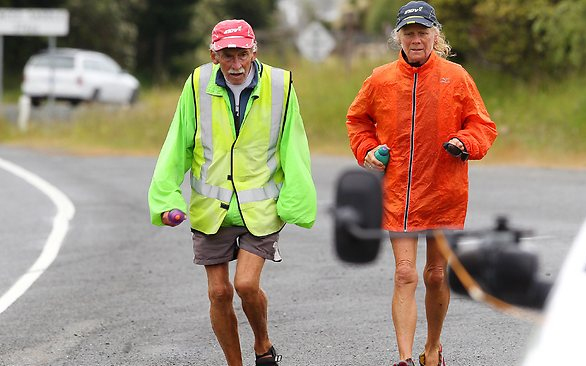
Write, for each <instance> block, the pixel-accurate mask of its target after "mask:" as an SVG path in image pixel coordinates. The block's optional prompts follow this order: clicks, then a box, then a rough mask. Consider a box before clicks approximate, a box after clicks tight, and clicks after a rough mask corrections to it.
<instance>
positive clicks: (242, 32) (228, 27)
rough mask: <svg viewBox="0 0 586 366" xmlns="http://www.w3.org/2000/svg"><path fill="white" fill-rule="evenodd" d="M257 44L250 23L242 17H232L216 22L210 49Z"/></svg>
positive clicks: (244, 46)
mask: <svg viewBox="0 0 586 366" xmlns="http://www.w3.org/2000/svg"><path fill="white" fill-rule="evenodd" d="M255 44H256V38H255V37H254V31H253V30H252V27H251V26H250V24H248V23H247V22H246V21H244V20H242V19H230V20H223V21H221V22H219V23H218V24H216V26H215V27H214V29H213V30H212V43H211V45H210V49H211V50H212V51H219V50H221V49H224V48H252V47H254V45H255Z"/></svg>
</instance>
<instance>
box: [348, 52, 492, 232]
mask: <svg viewBox="0 0 586 366" xmlns="http://www.w3.org/2000/svg"><path fill="white" fill-rule="evenodd" d="M346 127H347V128H348V136H349V138H350V145H351V148H352V151H353V152H354V155H355V156H356V159H357V161H358V163H359V164H360V165H363V164H364V158H365V156H366V154H367V153H368V151H369V150H371V149H373V148H375V147H377V146H378V145H381V144H386V145H387V146H388V147H389V149H390V156H391V158H390V160H389V163H388V165H387V169H386V171H385V176H384V179H383V201H384V202H383V222H382V227H383V229H386V230H389V231H401V232H410V231H420V230H427V229H434V228H450V229H461V228H463V227H464V220H465V218H466V210H467V206H468V162H467V161H462V160H461V159H460V158H455V157H453V156H451V155H449V154H448V153H447V152H446V151H445V150H444V148H443V146H442V144H443V143H444V142H447V141H449V140H450V139H451V138H453V137H457V138H458V139H459V140H460V141H462V143H463V144H464V146H466V149H467V151H468V153H469V154H470V155H469V159H476V160H478V159H482V157H484V155H485V154H486V153H487V151H488V149H489V148H490V146H491V145H492V143H493V141H494V140H495V138H496V136H497V132H496V126H495V124H494V122H493V121H492V120H491V119H490V116H489V115H488V112H487V111H486V107H485V106H484V102H483V101H482V98H481V96H480V93H479V92H478V89H477V88H476V84H475V83H474V81H473V80H472V77H471V76H470V75H469V74H468V73H467V72H466V70H464V68H462V67H461V66H460V65H458V64H456V63H453V62H450V61H447V60H445V59H443V58H441V57H439V56H438V55H436V54H435V52H432V54H431V56H430V58H429V59H428V61H427V62H426V63H425V64H423V65H422V66H421V67H412V66H411V65H409V64H408V63H407V62H406V61H405V60H404V58H403V56H402V55H401V54H400V55H399V59H398V60H397V61H394V62H391V63H389V64H386V65H383V66H380V67H378V68H376V69H375V70H374V71H373V73H372V74H371V75H370V76H369V77H368V78H367V79H366V80H365V81H364V84H363V85H362V88H361V89H360V91H359V93H358V95H357V96H356V98H355V99H354V102H353V103H352V105H351V106H350V108H349V110H348V115H347V121H346Z"/></svg>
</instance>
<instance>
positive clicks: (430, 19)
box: [395, 1, 440, 30]
mask: <svg viewBox="0 0 586 366" xmlns="http://www.w3.org/2000/svg"><path fill="white" fill-rule="evenodd" d="M408 24H421V25H423V26H424V27H427V28H431V27H433V26H434V25H435V26H440V23H439V22H438V21H437V18H436V17H435V9H434V8H433V6H431V5H429V4H428V3H426V2H425V1H410V2H408V3H407V4H405V5H403V6H402V7H401V9H399V13H397V26H396V27H395V30H399V29H401V28H403V27H404V26H406V25H408Z"/></svg>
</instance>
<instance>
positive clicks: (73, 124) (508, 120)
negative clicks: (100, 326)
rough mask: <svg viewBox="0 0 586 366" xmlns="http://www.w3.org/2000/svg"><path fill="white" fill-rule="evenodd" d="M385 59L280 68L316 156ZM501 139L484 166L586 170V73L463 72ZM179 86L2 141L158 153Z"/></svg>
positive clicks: (331, 146) (341, 137)
mask: <svg viewBox="0 0 586 366" xmlns="http://www.w3.org/2000/svg"><path fill="white" fill-rule="evenodd" d="M383 62H385V61H384V60H383V61H380V60H379V61H368V60H363V61H361V62H360V64H354V65H351V66H350V65H347V64H345V63H343V62H342V61H340V60H338V59H329V60H327V61H326V62H324V63H322V64H314V63H311V62H308V61H296V62H295V64H294V65H288V66H287V65H283V66H284V67H287V68H289V69H291V70H293V80H294V83H295V88H296V91H297V94H298V97H299V103H300V106H301V111H302V115H303V119H304V123H305V127H306V130H307V134H308V137H309V141H310V145H311V149H312V151H313V152H314V153H329V154H340V155H348V156H349V155H350V150H349V144H348V140H347V136H346V130H345V124H344V123H345V116H346V112H347V109H348V106H349V105H350V103H351V102H352V100H353V99H354V96H355V95H356V93H357V92H358V90H359V89H360V86H361V85H362V82H363V81H364V79H365V78H366V77H367V76H368V75H369V74H370V73H371V71H372V69H373V68H374V67H376V66H378V65H380V64H381V63H383ZM469 71H470V73H471V74H472V75H473V77H474V79H475V81H476V83H477V85H478V87H479V89H480V92H481V94H482V96H483V98H484V101H485V103H486V105H487V108H488V110H489V112H490V114H491V117H492V118H493V120H494V121H495V122H496V124H497V128H498V131H499V137H498V138H497V140H496V142H495V144H494V145H493V147H492V149H491V151H490V152H489V154H488V155H487V157H486V158H485V159H484V160H483V162H484V163H508V164H524V165H538V166H560V165H564V166H574V167H586V144H585V143H584V142H583V141H582V140H583V137H584V136H586V94H584V93H583V92H582V86H583V85H584V83H585V82H586V75H585V76H580V77H574V78H570V79H567V80H564V81H556V82H543V83H531V84H530V83H526V82H523V81H521V80H517V79H514V78H512V77H510V76H506V75H502V74H499V73H497V72H494V71H486V70H481V69H473V68H472V69H469ZM181 86H182V82H177V83H176V84H175V85H168V86H165V87H158V88H152V89H148V90H143V91H142V95H141V99H140V101H139V103H138V104H137V105H135V106H133V107H131V108H120V107H111V106H100V105H88V106H82V107H80V108H77V109H75V110H74V112H73V113H72V114H71V115H70V116H69V117H68V118H66V119H64V120H56V121H46V120H45V121H43V120H42V119H41V120H39V119H37V120H32V121H31V124H30V128H29V129H28V131H26V132H21V131H19V130H18V129H17V127H16V125H15V123H14V122H10V121H8V120H6V119H0V142H1V143H8V144H18V145H25V146H31V147H38V148H51V149H59V150H65V151H68V152H73V153H78V154H141V155H142V154H149V155H154V154H157V153H158V151H159V149H160V146H161V144H162V142H163V139H164V137H165V134H166V132H167V128H168V126H169V123H170V121H171V119H172V117H173V113H174V111H175V106H176V103H177V98H178V97H179V93H180V88H181Z"/></svg>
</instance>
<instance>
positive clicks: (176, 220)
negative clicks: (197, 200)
mask: <svg viewBox="0 0 586 366" xmlns="http://www.w3.org/2000/svg"><path fill="white" fill-rule="evenodd" d="M183 220H185V214H184V213H183V212H182V211H181V210H178V209H173V210H171V211H165V212H163V213H162V214H161V221H163V224H165V225H167V226H171V227H173V226H177V225H179V224H181V223H182V222H183Z"/></svg>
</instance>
